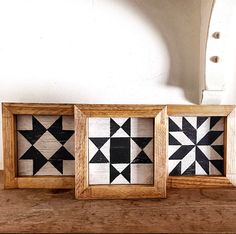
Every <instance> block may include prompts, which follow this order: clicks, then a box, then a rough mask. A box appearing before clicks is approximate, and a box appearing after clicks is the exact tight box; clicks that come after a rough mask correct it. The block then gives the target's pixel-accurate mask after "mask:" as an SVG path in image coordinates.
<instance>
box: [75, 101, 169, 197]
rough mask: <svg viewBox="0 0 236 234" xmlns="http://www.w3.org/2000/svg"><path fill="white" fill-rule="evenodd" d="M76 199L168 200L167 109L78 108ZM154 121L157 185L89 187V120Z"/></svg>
mask: <svg viewBox="0 0 236 234" xmlns="http://www.w3.org/2000/svg"><path fill="white" fill-rule="evenodd" d="M74 113H75V152H76V153H75V196H76V198H77V199H128V198H165V197H166V179H167V160H166V158H167V108H166V107H165V106H154V105H75V111H74ZM89 117H142V118H154V126H155V127H154V184H153V185H89V182H88V149H87V144H88V142H87V141H88V118H89Z"/></svg>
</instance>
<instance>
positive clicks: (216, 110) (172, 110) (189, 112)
mask: <svg viewBox="0 0 236 234" xmlns="http://www.w3.org/2000/svg"><path fill="white" fill-rule="evenodd" d="M234 108H235V106H234V105H168V107H167V109H168V116H189V117H190V116H228V115H229V114H230V113H231V112H232V111H233V110H234Z"/></svg>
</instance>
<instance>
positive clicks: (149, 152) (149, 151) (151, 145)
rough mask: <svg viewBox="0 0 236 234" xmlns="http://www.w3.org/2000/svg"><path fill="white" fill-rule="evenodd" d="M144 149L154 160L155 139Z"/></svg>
mask: <svg viewBox="0 0 236 234" xmlns="http://www.w3.org/2000/svg"><path fill="white" fill-rule="evenodd" d="M143 151H144V152H145V153H146V155H147V156H148V157H149V158H150V160H151V161H152V162H153V155H154V147H153V139H152V140H151V141H150V142H149V143H148V144H147V146H146V147H145V148H144V149H143Z"/></svg>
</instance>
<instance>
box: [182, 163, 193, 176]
mask: <svg viewBox="0 0 236 234" xmlns="http://www.w3.org/2000/svg"><path fill="white" fill-rule="evenodd" d="M182 175H185V176H191V175H195V162H193V163H192V165H190V166H189V168H187V170H186V171H185V172H184V173H183V174H182Z"/></svg>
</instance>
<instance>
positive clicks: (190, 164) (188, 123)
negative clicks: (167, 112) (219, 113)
mask: <svg viewBox="0 0 236 234" xmlns="http://www.w3.org/2000/svg"><path fill="white" fill-rule="evenodd" d="M223 138H224V118H222V117H169V147H168V156H169V162H168V165H169V175H171V176H178V175H186V176H188V175H189V176H191V175H222V174H224V139H223Z"/></svg>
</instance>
